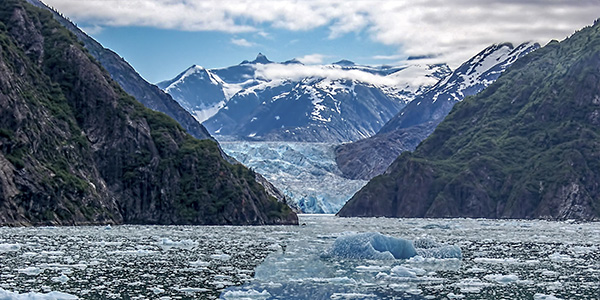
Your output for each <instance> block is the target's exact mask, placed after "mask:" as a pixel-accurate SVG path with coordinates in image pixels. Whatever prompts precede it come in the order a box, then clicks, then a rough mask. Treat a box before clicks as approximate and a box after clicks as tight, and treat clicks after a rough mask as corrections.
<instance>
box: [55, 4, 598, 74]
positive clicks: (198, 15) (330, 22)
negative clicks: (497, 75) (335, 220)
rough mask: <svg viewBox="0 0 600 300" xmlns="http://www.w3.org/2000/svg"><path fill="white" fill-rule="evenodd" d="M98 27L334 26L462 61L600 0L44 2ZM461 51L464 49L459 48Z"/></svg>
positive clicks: (578, 19)
mask: <svg viewBox="0 0 600 300" xmlns="http://www.w3.org/2000/svg"><path fill="white" fill-rule="evenodd" d="M45 2H46V3H48V4H49V5H51V6H54V7H56V8H58V9H59V10H60V11H62V12H63V13H64V14H66V15H68V16H70V17H71V18H72V19H75V20H78V21H86V22H88V23H92V24H95V25H97V26H150V27H157V28H165V29H175V30H186V31H221V32H229V33H242V32H263V31H268V30H269V29H268V28H277V29H285V30H291V31H302V30H311V29H315V28H318V27H326V28H328V30H329V32H330V34H329V38H331V39H335V38H338V37H340V36H343V35H345V34H349V33H352V32H364V33H367V34H369V35H370V37H371V39H373V40H374V41H377V42H380V43H382V44H386V45H393V46H397V47H398V49H399V52H400V53H402V54H406V55H413V56H423V55H428V56H436V57H438V59H439V60H440V61H446V62H449V63H450V64H453V65H457V64H459V63H461V62H462V61H464V60H465V59H467V58H468V57H470V56H471V55H473V54H474V53H477V52H478V51H479V50H481V49H483V48H485V47H486V46H488V45H490V44H493V43H499V42H513V43H520V42H525V41H536V42H540V43H542V44H545V43H547V42H548V41H549V40H551V39H559V40H560V39H563V38H565V37H567V36H568V35H570V34H571V33H573V32H574V31H575V30H577V29H579V28H581V27H583V26H585V25H589V24H591V23H592V22H593V21H594V20H595V19H596V18H598V17H600V0H577V1H573V0H524V1H517V0H494V1H481V0H423V1H409V0H398V1H377V0H353V1H347V0H329V1H313V0H304V1H297V0H294V1H292V0H287V1H286V0H281V1H273V0H252V1H234V0H230V1H222V0H204V1H185V0H184V1H182V0H131V1H124V0H86V1H81V0H45ZM457 53H462V54H457Z"/></svg>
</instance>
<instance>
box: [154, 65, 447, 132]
mask: <svg viewBox="0 0 600 300" xmlns="http://www.w3.org/2000/svg"><path fill="white" fill-rule="evenodd" d="M449 72H450V71H449V68H448V67H447V66H446V65H406V66H401V67H391V66H380V67H370V66H360V65H355V64H354V63H352V62H350V61H340V62H337V63H334V64H331V65H303V64H302V63H300V62H298V61H294V60H292V61H287V62H284V63H274V62H271V61H269V60H268V59H267V58H266V57H265V56H264V55H262V54H259V55H258V56H257V58H256V59H255V60H254V61H244V62H242V63H241V64H239V65H236V66H231V67H228V68H222V69H212V70H206V69H203V68H201V67H198V66H194V67H191V68H190V69H188V70H186V71H185V72H183V73H182V74H180V75H179V76H177V77H176V78H174V79H173V80H170V81H165V82H162V83H160V84H159V86H160V87H161V88H163V89H164V90H165V91H166V92H168V93H170V94H171V95H172V96H173V98H175V99H176V100H177V101H179V102H180V103H181V104H182V106H183V107H185V108H186V109H188V110H189V111H190V112H191V113H192V114H193V115H195V116H196V117H197V118H198V120H201V121H204V125H205V126H207V128H208V129H209V131H210V132H211V133H212V134H214V135H216V136H217V138H218V139H221V140H262V141H306V142H347V141H353V140H357V139H361V138H365V137H369V136H371V135H373V134H375V133H376V132H377V131H378V130H379V129H380V128H381V127H382V126H383V124H385V122H387V121H388V120H389V119H390V118H391V117H392V116H394V115H395V114H396V113H397V112H398V111H399V110H400V109H401V108H402V107H404V106H405V105H406V103H408V102H410V101H411V100H412V99H414V98H415V96H416V95H418V94H420V93H422V92H424V91H425V90H426V89H427V88H428V87H430V86H432V85H433V84H435V83H436V82H437V81H438V80H439V79H440V78H442V77H443V76H445V75H447V74H448V73H449Z"/></svg>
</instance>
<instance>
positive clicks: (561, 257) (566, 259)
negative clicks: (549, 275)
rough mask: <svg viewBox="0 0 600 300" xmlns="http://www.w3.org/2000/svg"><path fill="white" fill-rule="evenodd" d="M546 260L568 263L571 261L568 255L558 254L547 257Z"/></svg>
mask: <svg viewBox="0 0 600 300" xmlns="http://www.w3.org/2000/svg"><path fill="white" fill-rule="evenodd" d="M548 258H550V260H551V261H553V262H570V261H572V260H573V258H571V257H570V256H569V255H566V254H560V253H558V252H556V253H553V254H551V255H549V256H548Z"/></svg>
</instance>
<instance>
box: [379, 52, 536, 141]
mask: <svg viewBox="0 0 600 300" xmlns="http://www.w3.org/2000/svg"><path fill="white" fill-rule="evenodd" d="M539 47H540V45H539V44H537V43H523V44H521V45H519V46H517V47H514V46H513V45H512V44H510V43H505V44H497V45H492V46H490V47H488V48H486V49H484V50H483V51H481V52H480V53H478V54H477V55H475V56H474V57H473V58H471V59H469V60H468V61H467V62H465V63H463V64H462V65H461V66H460V67H459V68H458V69H456V70H455V71H454V72H452V74H451V75H450V76H448V77H446V78H444V79H443V80H441V81H440V82H438V83H437V84H435V86H433V87H432V88H431V89H430V90H429V91H427V92H426V93H423V94H421V95H419V97H417V98H416V99H415V101H414V102H413V103H410V104H409V105H407V106H406V107H405V108H404V109H402V111H401V112H400V113H399V114H398V115H397V116H395V117H394V118H393V119H391V120H390V121H389V122H388V123H387V124H385V126H384V127H383V128H381V130H380V132H381V133H385V132H390V131H392V130H395V129H398V128H407V127H410V126H413V125H418V124H422V123H425V122H430V121H438V123H439V122H441V121H442V119H444V118H445V117H446V115H448V113H449V112H450V109H451V108H452V106H454V104H455V103H456V102H459V101H461V100H462V99H464V98H465V97H467V96H471V95H475V94H477V93H479V92H480V91H482V90H483V89H484V88H486V87H487V86H488V85H490V84H491V83H492V82H494V81H495V80H496V79H498V77H500V74H502V72H504V71H505V70H506V68H508V66H510V65H511V64H512V63H514V62H515V61H516V60H517V59H519V58H520V57H522V56H524V55H526V54H527V53H529V52H531V51H533V50H536V49H538V48H539Z"/></svg>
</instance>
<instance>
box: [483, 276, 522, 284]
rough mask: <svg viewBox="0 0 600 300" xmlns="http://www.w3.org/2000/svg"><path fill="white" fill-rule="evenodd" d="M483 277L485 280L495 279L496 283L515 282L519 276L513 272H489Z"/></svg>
mask: <svg viewBox="0 0 600 300" xmlns="http://www.w3.org/2000/svg"><path fill="white" fill-rule="evenodd" d="M483 279H485V280H487V281H495V282H497V283H502V284H508V283H513V282H517V281H518V280H519V277H518V276H517V275H514V274H509V275H502V274H490V275H485V276H484V277H483Z"/></svg>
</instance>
